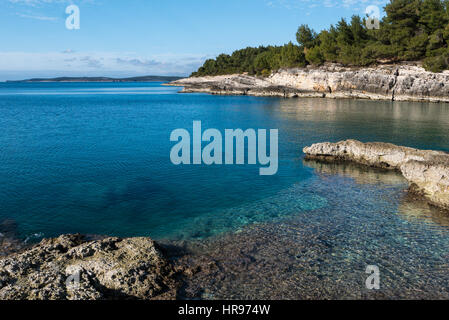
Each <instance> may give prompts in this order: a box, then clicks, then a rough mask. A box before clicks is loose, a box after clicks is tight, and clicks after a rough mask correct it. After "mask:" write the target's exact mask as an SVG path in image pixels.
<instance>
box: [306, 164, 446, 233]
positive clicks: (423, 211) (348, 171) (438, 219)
mask: <svg viewBox="0 0 449 320" xmlns="http://www.w3.org/2000/svg"><path fill="white" fill-rule="evenodd" d="M303 164H304V166H307V167H310V168H313V169H314V170H315V172H316V173H317V174H318V175H320V177H321V178H322V179H326V176H332V175H339V176H345V177H349V178H352V179H354V181H355V182H356V183H357V184H361V185H363V184H385V185H403V187H404V194H403V196H402V197H401V199H400V201H399V205H398V209H397V213H398V214H399V215H400V216H401V217H402V218H403V219H406V220H407V221H410V222H415V223H426V224H430V225H438V226H441V227H445V228H449V212H448V211H447V210H442V209H439V208H437V207H434V206H432V205H430V204H429V203H428V202H427V201H425V200H424V199H422V198H418V197H415V196H413V195H412V194H410V193H408V192H407V191H406V188H407V186H408V185H407V181H406V179H405V178H404V177H403V176H402V175H401V174H400V173H398V172H396V171H392V170H383V169H377V168H370V167H367V166H361V165H358V164H353V163H350V162H338V163H327V162H323V161H315V160H304V161H303Z"/></svg>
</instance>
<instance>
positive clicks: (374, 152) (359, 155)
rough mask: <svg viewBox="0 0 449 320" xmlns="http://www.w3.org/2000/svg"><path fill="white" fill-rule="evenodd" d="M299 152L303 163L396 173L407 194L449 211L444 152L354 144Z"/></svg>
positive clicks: (447, 158) (448, 159)
mask: <svg viewBox="0 0 449 320" xmlns="http://www.w3.org/2000/svg"><path fill="white" fill-rule="evenodd" d="M303 151H304V153H305V154H306V159H316V160H324V161H330V162H334V161H351V162H356V163H359V164H362V165H367V166H371V167H377V168H384V169H393V170H398V171H400V172H401V173H402V175H403V176H404V177H405V178H406V179H407V180H408V182H409V183H410V188H409V190H410V191H411V192H413V193H414V194H418V195H420V196H423V197H424V198H425V199H426V200H427V201H429V202H430V203H431V204H433V205H435V206H438V207H441V208H444V209H449V154H447V153H445V152H441V151H432V150H419V149H413V148H407V147H402V146H396V145H394V144H389V143H382V142H372V143H362V142H360V141H356V140H346V141H340V142H337V143H329V142H324V143H317V144H314V145H312V146H310V147H306V148H304V150H303Z"/></svg>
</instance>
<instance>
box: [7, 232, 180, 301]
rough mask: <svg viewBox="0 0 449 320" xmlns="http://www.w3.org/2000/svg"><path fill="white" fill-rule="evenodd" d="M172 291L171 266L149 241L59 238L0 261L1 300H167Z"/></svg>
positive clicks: (78, 236) (67, 236)
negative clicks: (159, 298) (160, 298)
mask: <svg viewBox="0 0 449 320" xmlns="http://www.w3.org/2000/svg"><path fill="white" fill-rule="evenodd" d="M175 287H176V281H175V272H174V270H173V268H172V266H171V265H170V264H169V263H168V262H167V260H166V259H165V258H164V256H163V254H162V253H161V251H160V250H159V249H158V246H157V244H156V243H155V242H154V241H152V240H151V239H149V238H130V239H120V238H106V239H103V240H96V241H87V240H86V238H85V236H82V235H63V236H60V237H58V238H56V239H44V240H42V241H41V243H39V244H38V245H36V246H34V247H33V248H30V249H28V250H26V251H24V252H21V253H15V254H12V255H10V256H8V257H6V258H3V259H1V260H0V299H37V300H47V299H50V300H58V299H70V300H80V299H89V300H95V299H115V298H122V299H123V298H125V299H126V298H129V299H152V298H158V297H164V298H170V292H172V293H173V295H174V291H175ZM171 298H174V296H172V297H171Z"/></svg>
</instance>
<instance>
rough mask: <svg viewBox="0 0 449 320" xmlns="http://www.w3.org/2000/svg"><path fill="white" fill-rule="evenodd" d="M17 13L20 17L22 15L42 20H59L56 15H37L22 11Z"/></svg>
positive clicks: (22, 16)
mask: <svg viewBox="0 0 449 320" xmlns="http://www.w3.org/2000/svg"><path fill="white" fill-rule="evenodd" d="M17 15H18V16H19V17H21V18H26V19H35V20H41V21H56V20H59V19H58V18H56V17H47V16H37V15H30V14H22V13H18V14H17Z"/></svg>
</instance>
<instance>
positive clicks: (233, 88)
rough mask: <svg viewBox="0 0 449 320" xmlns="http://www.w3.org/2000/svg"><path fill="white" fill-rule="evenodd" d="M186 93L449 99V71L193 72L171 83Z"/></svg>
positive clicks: (403, 68) (391, 68) (382, 68)
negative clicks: (263, 74) (258, 74)
mask: <svg viewBox="0 0 449 320" xmlns="http://www.w3.org/2000/svg"><path fill="white" fill-rule="evenodd" d="M170 85H174V86H183V87H184V90H183V92H207V93H213V94H244V95H255V96H268V95H270V96H282V97H327V98H364V99H374V100H398V101H401V100H402V101H432V102H440V101H445V102H449V73H448V72H443V73H432V72H427V71H425V70H424V69H423V68H422V67H419V66H412V65H381V66H377V67H370V68H344V67H341V66H337V65H335V64H329V65H326V66H322V67H319V68H295V69H281V70H279V71H278V72H276V73H273V74H272V75H271V76H270V77H268V78H261V77H255V76H249V75H239V74H234V75H225V76H214V77H211V76H209V77H193V78H187V79H181V80H177V81H174V82H172V83H170Z"/></svg>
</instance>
